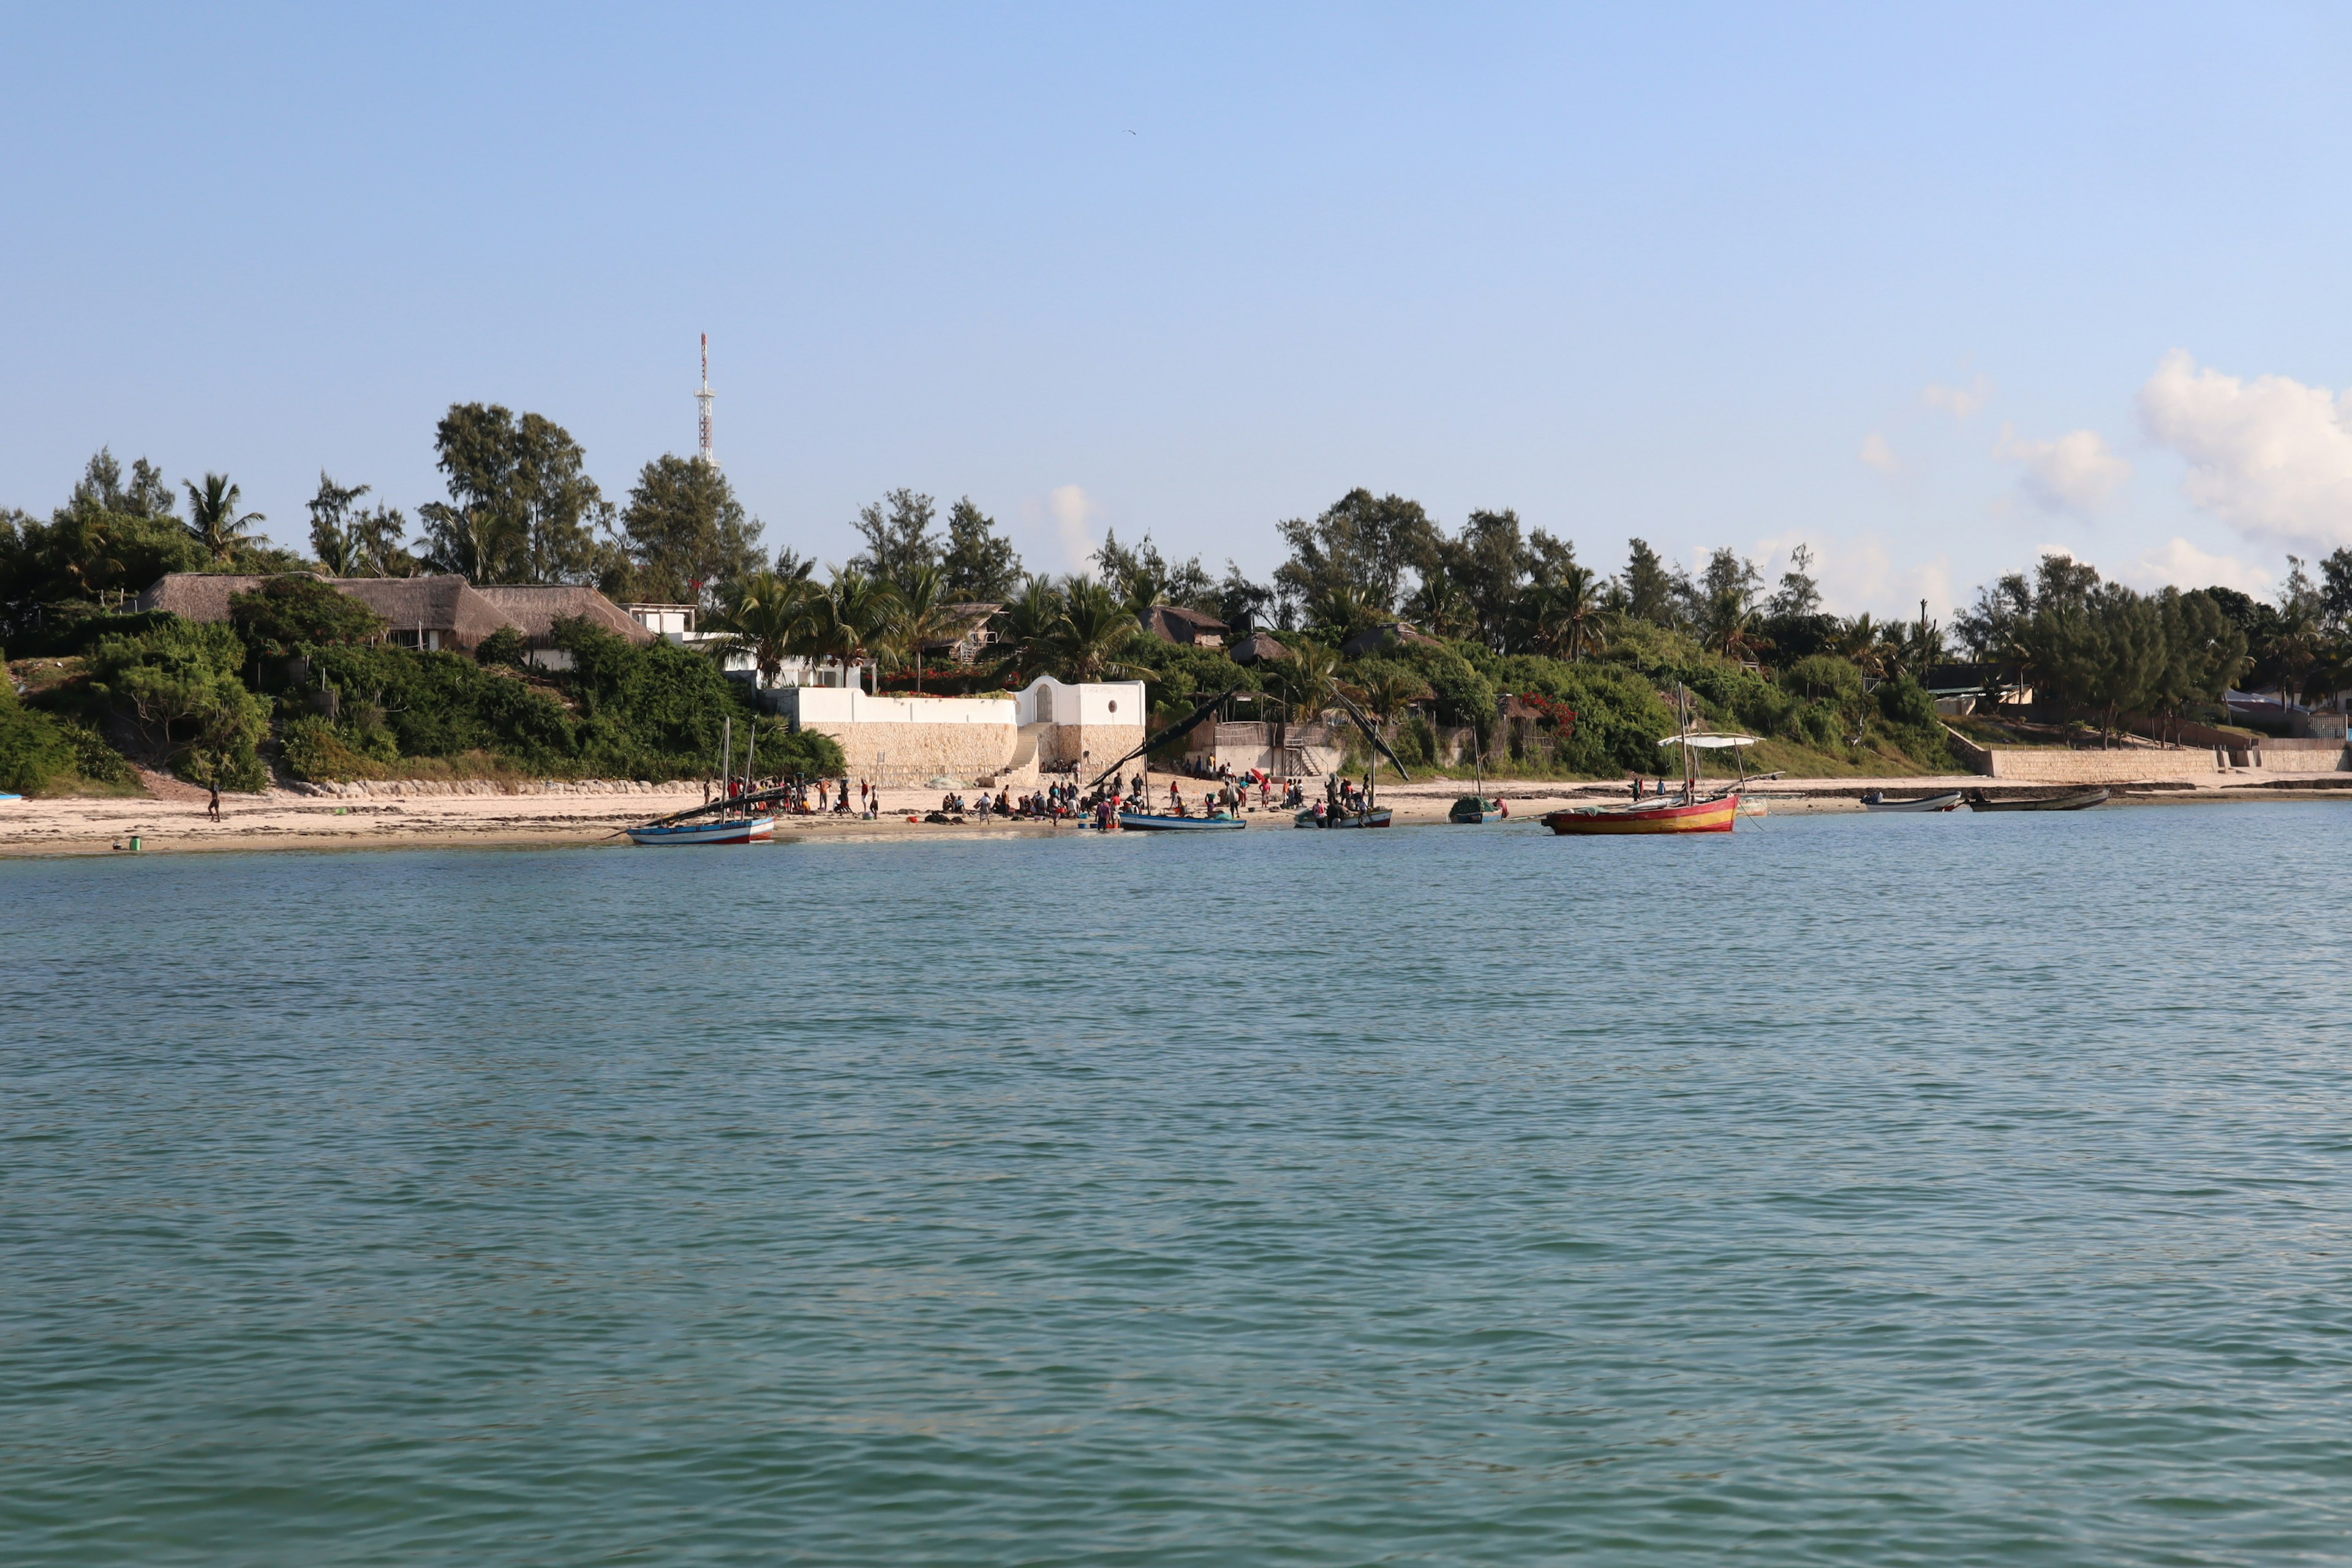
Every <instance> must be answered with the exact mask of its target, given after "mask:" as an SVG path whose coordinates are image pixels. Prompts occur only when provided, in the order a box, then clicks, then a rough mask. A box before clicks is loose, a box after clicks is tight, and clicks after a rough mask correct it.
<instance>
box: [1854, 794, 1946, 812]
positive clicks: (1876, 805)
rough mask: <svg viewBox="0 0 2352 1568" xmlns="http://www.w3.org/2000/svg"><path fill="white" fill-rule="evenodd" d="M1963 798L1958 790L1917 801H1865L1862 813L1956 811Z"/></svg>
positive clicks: (1927, 796)
mask: <svg viewBox="0 0 2352 1568" xmlns="http://www.w3.org/2000/svg"><path fill="white" fill-rule="evenodd" d="M1964 798H1965V797H1964V796H1963V795H1961V794H1960V792H1959V791H1958V790H1956V789H1955V790H1947V791H1946V792H1944V793H1943V794H1942V795H1925V796H1922V797H1921V798H1920V799H1917V800H1865V801H1864V802H1863V803H1862V809H1863V810H1864V811H1958V810H1959V809H1960V802H1961V801H1962V799H1964Z"/></svg>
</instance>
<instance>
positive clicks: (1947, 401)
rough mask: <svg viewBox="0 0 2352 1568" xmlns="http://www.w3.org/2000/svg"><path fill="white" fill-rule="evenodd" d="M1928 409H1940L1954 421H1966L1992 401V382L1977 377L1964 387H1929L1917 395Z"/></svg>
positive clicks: (1987, 378) (1984, 377)
mask: <svg viewBox="0 0 2352 1568" xmlns="http://www.w3.org/2000/svg"><path fill="white" fill-rule="evenodd" d="M1919 396H1920V399H1921V401H1923V402H1924V403H1926V404H1927V406H1928V407H1930V408H1941V409H1943V410H1945V411H1946V412H1947V413H1948V414H1950V415H1951V416H1952V417H1953V418H1955V419H1960V420H1966V419H1968V418H1969V417H1970V416H1973V415H1975V414H1976V413H1977V412H1978V411H1979V409H1981V408H1983V407H1984V405H1986V404H1988V403H1990V402H1991V401H1992V381H1991V379H1990V377H1988V376H1981V375H1980V376H1979V377H1977V378H1976V380H1974V381H1972V382H1970V383H1969V384H1968V385H1966V386H1940V385H1936V386H1929V387H1927V389H1926V390H1925V391H1923V392H1921V393H1920V394H1919Z"/></svg>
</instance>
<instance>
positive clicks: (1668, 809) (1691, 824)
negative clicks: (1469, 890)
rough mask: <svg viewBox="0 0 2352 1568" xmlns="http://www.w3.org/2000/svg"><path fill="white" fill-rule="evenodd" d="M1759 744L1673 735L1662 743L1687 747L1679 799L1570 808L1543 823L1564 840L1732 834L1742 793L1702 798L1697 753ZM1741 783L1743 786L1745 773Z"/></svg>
mask: <svg viewBox="0 0 2352 1568" xmlns="http://www.w3.org/2000/svg"><path fill="white" fill-rule="evenodd" d="M1755 743H1756V737H1754V736H1753V735H1717V734H1710V733H1707V732H1705V731H1692V730H1685V731H1682V732H1681V733H1679V734H1675V735H1668V736H1667V737H1665V738H1664V740H1662V741H1660V742H1658V744H1660V745H1661V746H1679V747H1681V748H1682V754H1683V787H1682V793H1681V795H1679V796H1662V797H1659V798H1657V799H1655V800H1651V801H1642V800H1636V801H1633V802H1630V803H1628V804H1626V805H1574V806H1570V807H1568V808H1567V809H1565V810H1562V811H1555V812H1551V813H1549V814H1547V815H1546V816H1545V817H1544V819H1543V824H1544V826H1546V827H1549V828H1550V829H1551V830H1552V831H1553V832H1554V833H1557V834H1559V835H1561V836H1562V837H1595V836H1600V835H1605V834H1623V833H1729V832H1730V831H1731V830H1732V825H1733V824H1734V823H1735V822H1737V821H1738V819H1739V802H1740V796H1741V795H1742V793H1743V790H1742V789H1741V788H1732V789H1727V790H1719V791H1717V792H1716V793H1715V794H1712V795H1701V794H1700V793H1699V787H1698V753H1699V752H1713V751H1730V752H1733V753H1734V754H1737V753H1738V749H1739V748H1740V747H1743V746H1752V745H1754V744H1755ZM1740 778H1741V784H1742V785H1743V786H1744V785H1745V784H1746V780H1747V774H1746V773H1745V771H1744V770H1743V771H1742V773H1741V775H1740Z"/></svg>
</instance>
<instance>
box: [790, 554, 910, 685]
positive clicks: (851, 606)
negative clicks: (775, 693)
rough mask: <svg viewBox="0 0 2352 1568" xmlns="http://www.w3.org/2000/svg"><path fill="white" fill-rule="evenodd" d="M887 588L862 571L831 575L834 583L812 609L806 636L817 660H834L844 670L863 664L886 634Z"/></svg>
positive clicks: (888, 608)
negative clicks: (811, 621) (811, 618)
mask: <svg viewBox="0 0 2352 1568" xmlns="http://www.w3.org/2000/svg"><path fill="white" fill-rule="evenodd" d="M890 597H891V593H890V585H889V584H887V583H877V582H876V581H875V580H874V579H873V578H871V577H868V576H867V575H866V574H865V573H863V572H857V571H845V572H836V573H835V574H833V582H832V583H831V584H829V585H828V586H827V587H826V588H825V590H824V595H822V596H821V597H820V598H819V599H818V601H817V602H816V603H815V604H814V605H812V606H811V608H812V610H813V612H814V625H813V626H811V628H810V630H809V631H808V633H807V634H806V637H807V642H806V646H807V647H808V650H809V651H810V652H811V653H812V654H814V655H815V656H816V657H818V658H837V659H839V660H840V661H841V662H842V664H843V666H844V667H845V668H846V667H847V666H849V665H852V664H864V663H865V662H866V658H867V657H868V655H869V653H870V651H871V650H872V648H873V647H874V646H875V645H876V644H877V643H878V642H880V641H882V640H883V639H884V637H886V636H887V626H888V616H889V610H890Z"/></svg>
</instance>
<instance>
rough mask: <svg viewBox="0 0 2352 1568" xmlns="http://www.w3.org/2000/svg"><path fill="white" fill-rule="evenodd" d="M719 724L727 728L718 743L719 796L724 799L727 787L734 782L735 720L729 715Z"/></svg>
mask: <svg viewBox="0 0 2352 1568" xmlns="http://www.w3.org/2000/svg"><path fill="white" fill-rule="evenodd" d="M720 722H721V723H723V724H725V725H726V726H727V727H726V728H725V729H724V730H722V731H719V795H720V796H721V798H724V797H725V795H726V794H727V786H728V785H730V784H733V783H734V782H735V720H734V718H733V716H732V715H730V716H729V717H728V718H726V719H724V720H721V721H720Z"/></svg>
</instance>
